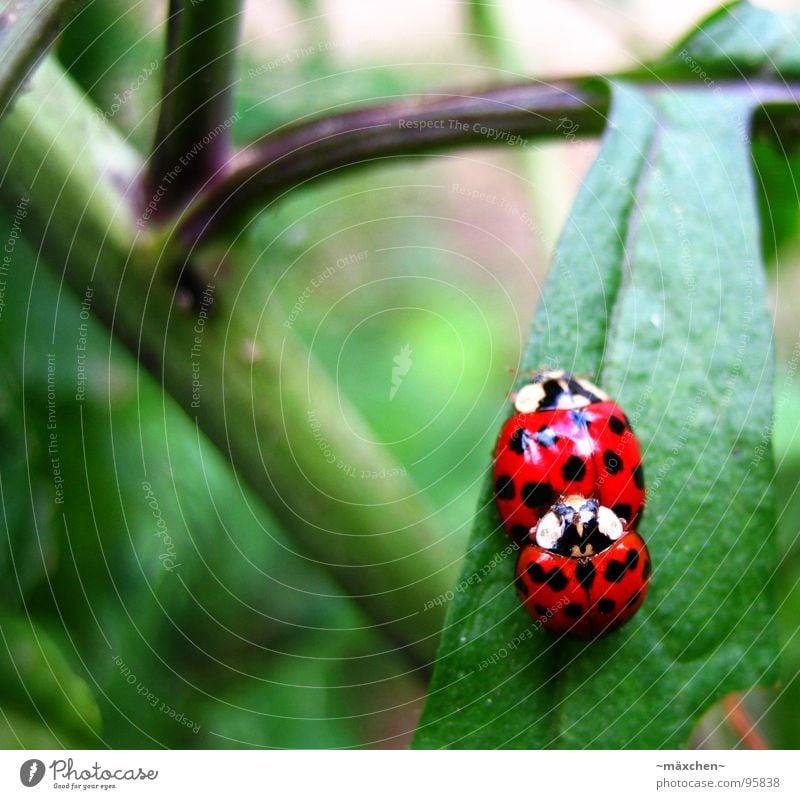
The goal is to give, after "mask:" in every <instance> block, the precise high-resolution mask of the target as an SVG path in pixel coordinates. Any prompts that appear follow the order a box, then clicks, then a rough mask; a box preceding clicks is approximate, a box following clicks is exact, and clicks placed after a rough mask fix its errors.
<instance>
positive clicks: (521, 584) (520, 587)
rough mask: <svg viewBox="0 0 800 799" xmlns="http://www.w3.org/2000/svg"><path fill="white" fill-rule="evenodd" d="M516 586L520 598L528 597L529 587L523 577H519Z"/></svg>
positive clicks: (515, 581)
mask: <svg viewBox="0 0 800 799" xmlns="http://www.w3.org/2000/svg"><path fill="white" fill-rule="evenodd" d="M514 585H515V587H516V589H517V593H518V594H519V595H520V596H528V586H527V585H525V580H523V579H522V577H517V578H516V579H515V580H514Z"/></svg>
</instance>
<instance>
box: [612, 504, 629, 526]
mask: <svg viewBox="0 0 800 799" xmlns="http://www.w3.org/2000/svg"><path fill="white" fill-rule="evenodd" d="M611 510H613V511H614V513H616V515H617V516H619V518H620V519H625V521H626V522H629V521H631V520H632V519H633V508H632V507H631V506H630V505H628V504H627V503H625V502H618V503H617V504H616V505H612V506H611Z"/></svg>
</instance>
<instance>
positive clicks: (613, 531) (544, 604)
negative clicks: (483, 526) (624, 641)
mask: <svg viewBox="0 0 800 799" xmlns="http://www.w3.org/2000/svg"><path fill="white" fill-rule="evenodd" d="M650 571H651V562H650V555H649V554H648V552H647V547H646V546H645V543H644V541H643V540H642V537H641V536H640V535H639V534H638V533H636V532H634V531H633V530H631V529H630V527H629V526H627V525H626V523H625V522H624V521H623V520H622V519H620V518H619V516H618V515H617V514H616V513H614V511H613V510H611V509H610V508H608V507H606V506H605V505H601V504H600V503H599V502H598V501H597V500H596V499H592V498H590V499H587V498H586V497H583V496H580V495H573V496H569V497H566V498H565V499H564V500H563V501H561V502H557V503H556V504H555V505H553V507H552V508H551V509H550V511H549V512H548V513H546V514H545V515H544V516H542V518H541V519H540V520H539V522H538V524H537V525H536V527H535V529H534V531H533V538H532V542H531V543H529V544H526V545H525V546H523V547H522V549H521V550H520V553H519V557H518V558H517V567H516V589H517V594H518V596H519V598H520V601H521V602H522V603H523V604H524V605H525V608H526V610H527V611H528V613H530V614H531V616H533V617H534V618H535V619H537V620H538V621H540V622H541V624H542V626H543V627H545V628H546V629H548V630H552V631H554V632H559V633H569V634H570V635H574V636H576V637H578V638H592V637H594V636H597V635H600V634H601V633H604V632H607V631H608V630H612V629H614V628H615V627H619V626H620V625H621V624H624V623H625V622H626V621H628V619H630V618H631V617H632V616H633V615H634V613H636V611H637V610H639V608H640V607H641V605H642V602H644V598H645V594H646V593H647V585H648V582H649V580H650Z"/></svg>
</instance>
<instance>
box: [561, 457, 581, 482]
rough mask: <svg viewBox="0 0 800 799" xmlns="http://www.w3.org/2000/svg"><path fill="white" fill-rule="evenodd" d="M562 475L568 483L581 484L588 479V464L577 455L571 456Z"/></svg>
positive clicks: (562, 469)
mask: <svg viewBox="0 0 800 799" xmlns="http://www.w3.org/2000/svg"><path fill="white" fill-rule="evenodd" d="M561 474H563V475H564V479H565V480H566V481H567V482H570V483H571V482H580V481H581V480H583V478H584V477H586V463H585V462H584V461H583V459H582V458H579V457H578V456H577V455H570V456H569V458H567V460H566V462H565V463H564V465H563V466H562V467H561Z"/></svg>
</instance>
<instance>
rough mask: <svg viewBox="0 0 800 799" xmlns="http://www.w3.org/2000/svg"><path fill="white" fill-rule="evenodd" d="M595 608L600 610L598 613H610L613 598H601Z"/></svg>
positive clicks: (612, 608) (612, 607) (612, 606)
mask: <svg viewBox="0 0 800 799" xmlns="http://www.w3.org/2000/svg"><path fill="white" fill-rule="evenodd" d="M597 609H598V610H599V611H600V613H602V614H604V615H606V614H609V613H611V611H612V610H614V600H613V599H601V600H600V601H599V602H598V603H597Z"/></svg>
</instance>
